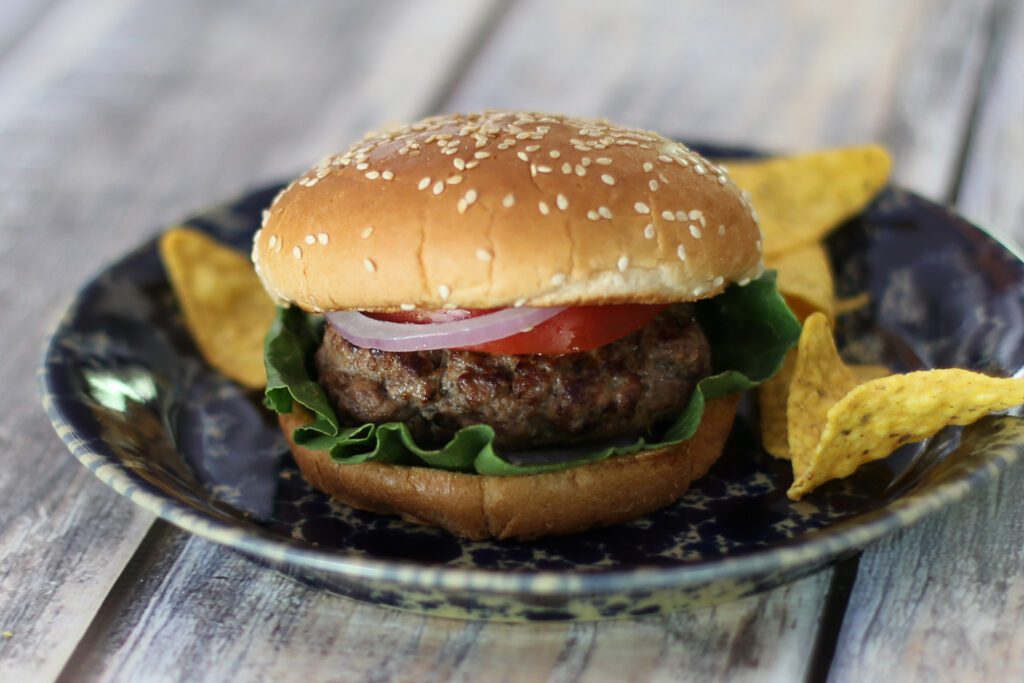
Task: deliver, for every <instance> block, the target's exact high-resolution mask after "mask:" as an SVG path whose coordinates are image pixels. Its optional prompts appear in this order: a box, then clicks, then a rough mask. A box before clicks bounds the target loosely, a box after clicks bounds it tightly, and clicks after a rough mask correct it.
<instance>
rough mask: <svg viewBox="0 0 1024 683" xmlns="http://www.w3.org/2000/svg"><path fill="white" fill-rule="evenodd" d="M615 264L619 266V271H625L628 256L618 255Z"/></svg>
mask: <svg viewBox="0 0 1024 683" xmlns="http://www.w3.org/2000/svg"><path fill="white" fill-rule="evenodd" d="M616 265H617V266H618V267H619V272H620V273H625V272H626V268H629V257H628V256H620V257H619V262H618V263H617V264H616Z"/></svg>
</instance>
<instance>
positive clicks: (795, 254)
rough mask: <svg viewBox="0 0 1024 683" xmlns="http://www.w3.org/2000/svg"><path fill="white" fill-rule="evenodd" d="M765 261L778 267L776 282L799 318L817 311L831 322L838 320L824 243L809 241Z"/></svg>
mask: <svg viewBox="0 0 1024 683" xmlns="http://www.w3.org/2000/svg"><path fill="white" fill-rule="evenodd" d="M765 265H766V266H767V267H768V268H774V269H775V270H777V271H778V273H779V275H778V280H777V281H776V286H777V287H778V288H779V291H780V292H781V293H782V295H783V296H784V297H786V303H788V304H789V307H790V308H791V309H792V310H793V313H794V314H795V315H796V317H797V319H799V320H800V321H804V320H806V319H807V317H808V316H809V315H811V314H812V313H814V312H815V311H817V312H819V313H824V314H825V316H826V317H827V318H828V320H829V322H831V321H833V320H835V285H834V283H833V281H832V266H831V265H830V264H829V259H828V252H827V251H825V247H824V245H822V244H820V243H816V244H809V245H806V246H803V247H800V248H798V249H794V250H793V251H791V252H788V253H786V254H781V255H776V256H774V257H770V258H766V259H765Z"/></svg>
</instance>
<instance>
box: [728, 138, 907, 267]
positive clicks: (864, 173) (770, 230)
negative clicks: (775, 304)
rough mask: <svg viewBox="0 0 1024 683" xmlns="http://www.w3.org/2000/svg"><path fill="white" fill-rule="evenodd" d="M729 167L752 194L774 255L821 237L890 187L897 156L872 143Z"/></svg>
mask: <svg viewBox="0 0 1024 683" xmlns="http://www.w3.org/2000/svg"><path fill="white" fill-rule="evenodd" d="M727 165H728V167H729V175H730V176H732V178H733V180H735V181H736V184H737V185H739V186H740V187H741V188H743V189H744V190H746V191H747V192H749V193H750V196H751V201H752V202H753V205H754V209H755V210H756V211H757V213H758V214H759V216H760V223H761V232H762V233H763V235H764V254H765V257H766V258H770V257H772V256H780V255H784V254H786V253H789V252H791V251H793V250H794V249H797V248H799V247H802V246H806V245H811V244H814V243H816V242H818V241H820V240H821V239H822V238H823V237H824V236H825V235H827V234H828V233H829V232H831V231H832V230H834V229H835V228H837V227H838V226H839V225H840V224H841V223H842V222H843V221H845V220H847V219H848V218H850V217H851V216H854V215H856V214H857V213H858V212H859V211H861V210H862V209H863V208H864V207H865V206H866V205H867V204H868V203H869V202H870V201H871V200H872V199H874V197H875V195H877V194H878V192H879V191H880V190H881V189H882V188H883V187H884V186H885V183H886V181H887V180H888V179H889V172H890V170H891V168H892V159H891V158H890V157H889V153H888V152H886V151H885V149H884V148H882V147H880V146H878V145H866V146H864V147H849V148H844V149H832V150H826V151H822V152H812V153H810V154H802V155H799V156H792V157H778V158H773V159H767V160H764V161H736V160H733V161H729V162H728V163H727Z"/></svg>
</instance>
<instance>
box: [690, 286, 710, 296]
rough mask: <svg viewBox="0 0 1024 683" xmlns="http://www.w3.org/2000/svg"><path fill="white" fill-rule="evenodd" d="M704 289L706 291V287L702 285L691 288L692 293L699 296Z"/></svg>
mask: <svg viewBox="0 0 1024 683" xmlns="http://www.w3.org/2000/svg"><path fill="white" fill-rule="evenodd" d="M706 291H707V288H706V287H702V286H701V287H694V288H693V295H694V296H700V295H701V294H703V293H704V292H706Z"/></svg>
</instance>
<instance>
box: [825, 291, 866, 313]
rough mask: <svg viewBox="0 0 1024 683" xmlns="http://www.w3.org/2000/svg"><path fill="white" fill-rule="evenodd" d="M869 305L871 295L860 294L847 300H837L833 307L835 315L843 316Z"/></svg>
mask: <svg viewBox="0 0 1024 683" xmlns="http://www.w3.org/2000/svg"><path fill="white" fill-rule="evenodd" d="M870 303H871V295H870V294H868V293H867V292H861V293H860V294H856V295H854V296H851V297H850V298H849V299H837V300H836V302H835V305H834V308H835V313H836V315H845V314H846V313H853V312H854V311H856V310H859V309H861V308H864V307H865V306H867V305H868V304H870Z"/></svg>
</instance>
